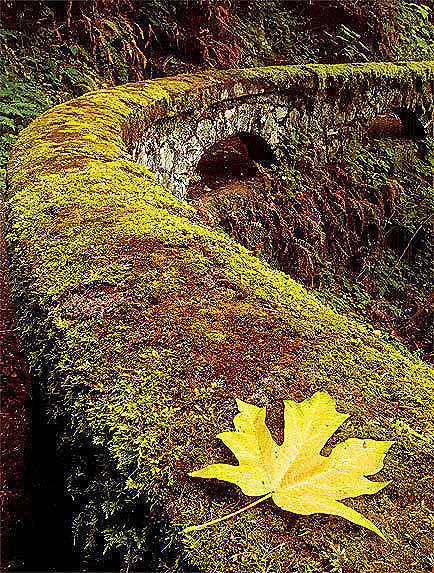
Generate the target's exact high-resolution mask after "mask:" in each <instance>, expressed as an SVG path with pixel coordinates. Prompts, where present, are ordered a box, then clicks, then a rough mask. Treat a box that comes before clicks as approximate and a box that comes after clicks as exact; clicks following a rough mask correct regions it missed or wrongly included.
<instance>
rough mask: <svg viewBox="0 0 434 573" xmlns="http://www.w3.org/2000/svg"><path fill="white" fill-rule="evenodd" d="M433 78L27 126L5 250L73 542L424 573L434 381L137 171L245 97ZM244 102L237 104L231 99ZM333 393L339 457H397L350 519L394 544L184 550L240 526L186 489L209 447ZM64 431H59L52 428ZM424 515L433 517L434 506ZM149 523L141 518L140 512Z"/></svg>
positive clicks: (232, 491)
mask: <svg viewBox="0 0 434 573" xmlns="http://www.w3.org/2000/svg"><path fill="white" fill-rule="evenodd" d="M377 76H379V77H381V78H383V79H384V78H390V81H400V80H401V79H403V78H406V79H408V78H413V80H414V82H415V84H420V86H419V87H420V88H421V93H423V94H424V96H423V97H425V98H426V97H427V94H431V93H432V92H431V87H430V80H431V79H432V77H433V66H432V65H430V64H429V63H415V64H399V65H395V64H364V65H349V66H321V67H315V66H306V67H301V66H297V67H287V68H263V69H254V70H241V71H226V72H213V73H207V74H199V75H196V76H179V77H175V78H166V79H162V80H155V81H149V82H143V83H139V84H131V85H126V86H121V87H118V88H113V89H109V90H101V91H98V92H94V93H90V94H87V95H85V96H83V97H81V98H79V99H77V100H74V101H71V102H68V103H66V104H62V105H60V106H58V107H56V108H54V109H52V110H50V111H48V112H46V113H45V114H43V115H42V116H40V117H39V118H38V119H37V120H36V121H34V122H33V123H32V124H31V125H30V126H29V127H28V128H27V129H25V130H24V131H23V132H22V134H21V136H20V138H19V140H18V143H17V144H16V146H15V148H14V150H13V153H12V156H11V159H10V163H9V167H8V174H9V179H8V194H9V200H8V213H7V215H8V240H9V244H10V247H11V252H12V257H13V273H14V277H15V285H16V293H17V296H18V298H19V301H20V303H21V319H22V323H21V324H22V329H23V331H24V333H25V334H26V338H27V342H28V351H29V353H30V355H31V357H32V365H33V369H34V371H35V372H44V373H45V379H43V392H44V394H45V395H46V396H47V398H48V399H49V405H50V413H51V415H52V416H53V417H54V418H56V419H57V422H58V424H59V425H61V427H62V428H63V430H62V432H63V433H62V436H63V438H62V439H63V443H64V447H65V451H69V452H70V460H71V462H70V467H69V468H68V472H69V476H68V479H69V484H70V490H71V494H72V495H73V496H74V499H75V501H76V505H77V516H76V527H77V539H78V540H79V544H80V545H81V549H82V552H83V554H88V555H89V558H90V559H91V560H94V561H95V560H98V559H99V558H101V557H102V553H103V550H104V547H108V548H111V549H113V550H116V551H119V552H120V553H121V554H122V556H123V558H124V560H125V561H126V562H127V563H134V562H135V561H140V560H143V559H145V558H147V557H148V553H149V552H151V553H152V558H153V559H154V561H153V562H151V565H149V563H148V567H150V568H153V570H157V569H158V570H173V571H175V570H179V571H188V570H193V569H194V567H197V568H198V569H199V570H200V571H208V572H216V573H217V572H227V571H237V572H259V571H269V572H273V573H274V572H279V571H282V572H289V571H297V572H302V571H303V572H305V571H312V572H314V571H324V570H331V569H332V568H333V567H337V566H338V565H339V564H340V565H341V567H342V570H348V571H350V570H351V571H360V572H374V571H375V573H386V572H388V573H392V572H402V571H408V572H413V573H416V572H417V573H420V572H422V571H428V570H429V567H431V565H430V561H429V553H430V549H432V535H431V533H432V531H431V528H430V523H431V524H432V516H431V521H430V507H432V502H433V501H432V498H431V499H430V496H432V492H433V489H434V488H433V484H432V481H431V480H432V475H433V465H432V449H430V448H431V447H432V446H430V445H429V439H430V437H431V438H432V434H430V430H429V427H430V423H431V422H432V409H431V399H432V390H433V387H434V380H433V377H432V374H431V373H430V371H429V368H428V366H426V365H425V364H423V363H421V362H420V361H418V360H417V359H415V358H413V357H411V356H403V355H402V354H400V353H399V352H398V351H397V350H396V349H394V348H393V347H391V346H390V345H388V344H387V343H385V342H384V341H383V340H382V339H381V337H380V336H378V335H377V334H376V333H375V332H374V331H372V329H371V330H369V329H368V328H366V329H364V328H362V327H361V326H360V325H357V324H355V323H353V322H352V321H351V320H350V319H349V318H347V317H343V316H340V315H338V314H336V313H334V312H333V311H332V310H330V309H329V308H327V307H326V306H324V305H322V304H321V303H319V302H318V301H317V300H316V299H315V298H314V297H313V296H312V295H310V294H308V293H307V292H306V291H305V290H304V289H303V288H302V287H301V286H300V285H299V284H297V283H296V282H294V281H293V280H291V279H290V278H289V277H287V276H286V275H284V274H283V273H281V272H278V271H275V270H272V269H271V268H270V267H268V266H267V265H266V264H265V263H263V262H261V261H260V260H258V259H257V258H255V257H253V256H252V255H251V254H250V253H249V252H248V251H247V250H246V249H244V248H243V247H241V246H240V245H239V244H237V243H236V242H235V241H234V240H231V239H229V238H227V237H226V236H225V235H223V234H221V233H219V232H218V231H216V230H215V229H211V228H209V227H207V226H205V225H204V224H203V222H201V219H200V218H199V217H198V215H197V213H196V211H195V209H194V208H193V207H192V206H191V205H190V204H189V203H188V202H185V201H181V200H178V199H176V198H175V197H174V196H173V195H172V194H170V193H169V192H168V191H167V190H165V189H164V188H163V187H161V186H159V185H158V184H157V183H156V181H155V178H154V177H153V175H152V174H151V173H150V172H148V171H147V170H146V169H145V168H144V167H142V166H140V165H137V164H136V163H134V162H133V160H132V158H131V154H130V151H131V149H132V147H133V145H134V142H135V141H137V140H138V138H140V136H141V134H142V133H143V132H144V130H145V128H146V125H147V124H148V122H151V121H155V120H156V119H158V118H161V117H167V116H169V115H175V114H178V113H184V112H189V111H194V110H196V109H198V108H200V107H201V106H202V107H203V106H206V105H208V104H209V103H210V102H214V101H218V100H219V99H221V98H222V97H223V96H222V94H223V93H226V94H228V95H227V96H226V97H231V90H233V89H234V86H237V85H240V84H241V85H242V86H244V89H245V90H247V91H250V93H257V91H258V90H264V89H268V90H270V89H276V90H278V89H289V88H291V87H295V86H296V87H297V89H300V86H302V85H306V86H310V87H312V86H317V87H318V88H319V89H320V87H321V85H325V84H326V83H327V80H328V78H336V77H337V78H338V79H339V80H340V81H345V82H348V83H349V84H351V85H355V84H357V83H358V82H365V81H368V82H375V81H376V77H377ZM232 95H234V94H232ZM316 390H325V391H328V392H329V393H330V394H331V395H332V396H334V397H335V398H336V399H337V405H338V409H339V410H340V411H345V412H348V413H350V414H351V418H350V421H348V422H346V423H345V425H344V427H343V428H342V429H341V430H340V431H339V432H337V434H336V436H335V437H334V438H333V441H334V442H335V441H338V440H342V439H345V438H346V437H350V436H353V437H370V438H374V439H392V440H396V444H395V445H394V446H393V447H392V450H391V452H390V454H389V455H388V457H387V461H386V466H385V469H384V471H383V472H382V474H383V477H384V478H385V479H391V480H393V481H392V483H391V484H390V485H389V486H388V487H387V488H386V489H385V490H384V491H382V492H381V493H379V494H377V495H375V496H368V497H361V498H357V499H352V500H349V501H348V505H351V506H352V507H354V508H356V509H358V510H360V511H362V512H363V513H364V514H365V515H366V516H367V517H369V518H371V519H372V520H373V521H375V523H377V524H378V525H379V526H380V528H381V529H382V530H383V531H384V532H385V534H386V535H387V537H388V539H389V542H388V543H384V542H383V541H381V540H380V539H379V538H378V537H377V536H375V535H374V534H372V533H370V532H369V531H363V530H361V529H360V528H359V527H357V526H353V525H351V524H350V523H348V522H345V521H344V520H342V519H339V518H333V517H330V516H325V515H315V516H307V517H304V516H295V515H291V514H286V513H285V512H282V511H280V510H278V509H277V508H276V507H275V506H273V504H272V503H271V502H270V503H268V502H267V503H265V504H264V505H261V506H258V507H257V508H254V509H253V510H252V511H250V512H247V513H245V514H243V515H240V516H239V517H237V518H236V519H233V520H231V521H227V522H225V523H222V524H220V525H219V526H218V527H215V528H210V529H208V530H205V531H201V532H197V533H191V534H189V535H182V534H181V533H180V530H181V529H182V528H183V527H185V526H187V525H191V524H195V523H200V522H202V521H206V520H208V519H210V518H214V517H216V516H220V515H222V514H224V513H226V512H228V511H232V510H234V508H238V507H240V506H241V505H242V504H246V503H247V500H246V499H244V496H242V495H241V494H240V492H239V491H238V490H237V488H235V486H230V485H216V484H212V483H204V482H201V483H198V482H199V480H194V479H192V478H189V477H188V476H187V472H188V471H191V470H193V469H197V468H199V467H202V466H203V465H205V464H207V463H210V462H212V461H216V460H219V461H223V460H224V459H229V453H228V451H227V450H226V449H224V448H223V447H222V446H221V445H220V444H219V441H218V440H217V439H216V438H215V437H214V436H215V434H216V433H218V432H219V431H223V430H227V429H230V428H231V425H232V418H233V415H234V413H235V398H236V397H239V398H241V399H243V400H245V401H247V402H251V403H255V404H257V405H261V406H263V405H267V406H270V419H269V424H270V426H271V428H273V429H274V430H275V432H276V435H277V436H279V432H280V431H281V430H279V428H280V427H281V419H280V414H281V411H282V410H281V407H282V402H281V401H282V399H295V400H301V399H303V398H306V397H309V396H310V395H311V394H312V393H313V392H315V391H316ZM59 427H60V426H59ZM430 504H431V505H430ZM144 507H146V508H147V509H146V511H145V510H143V509H142V508H144Z"/></svg>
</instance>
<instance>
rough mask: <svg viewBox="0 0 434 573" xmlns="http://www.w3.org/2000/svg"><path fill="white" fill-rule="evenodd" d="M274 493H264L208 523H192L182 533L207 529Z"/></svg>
mask: <svg viewBox="0 0 434 573" xmlns="http://www.w3.org/2000/svg"><path fill="white" fill-rule="evenodd" d="M272 495H273V492H271V493H267V495H264V496H263V497H260V498H259V499H257V500H256V501H254V502H253V503H250V504H249V505H246V507H242V508H241V509H238V510H237V511H234V512H233V513H229V514H228V515H225V516H224V517H219V518H218V519H212V520H211V521H207V522H206V523H202V525H191V526H190V527H186V528H185V529H183V530H182V532H181V533H190V531H200V530H201V529H205V528H206V527H208V526H209V525H214V524H215V523H220V522H221V521H225V520H226V519H230V518H231V517H235V516H236V515H238V514H239V513H242V512H243V511H246V510H247V509H250V508H251V507H254V506H255V505H258V503H261V502H263V501H265V500H266V499H268V498H269V497H271V496H272Z"/></svg>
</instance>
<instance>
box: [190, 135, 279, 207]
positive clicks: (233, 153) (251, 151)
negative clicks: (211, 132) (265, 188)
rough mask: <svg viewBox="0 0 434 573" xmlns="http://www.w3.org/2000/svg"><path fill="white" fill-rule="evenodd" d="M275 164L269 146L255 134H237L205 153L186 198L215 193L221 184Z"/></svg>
mask: <svg viewBox="0 0 434 573" xmlns="http://www.w3.org/2000/svg"><path fill="white" fill-rule="evenodd" d="M273 163H276V158H275V155H274V153H273V150H272V149H271V147H270V145H269V144H268V143H267V142H266V141H265V140H264V139H263V138H262V137H260V136H259V135H254V134H251V133H247V132H240V133H237V134H235V135H232V136H230V137H227V138H226V139H224V140H221V141H218V142H217V143H215V144H214V145H213V146H211V147H210V148H209V149H207V150H206V151H205V153H204V154H203V155H202V157H201V159H200V161H199V163H198V164H197V168H196V174H195V177H194V178H193V181H192V184H191V185H190V189H189V193H188V195H189V196H190V197H193V196H196V195H198V194H200V193H202V192H204V191H205V192H206V191H210V190H215V189H217V188H219V187H221V186H222V185H224V184H226V183H229V182H232V181H235V180H242V179H247V178H250V177H255V176H256V175H258V173H259V172H260V170H261V167H265V168H268V167H270V166H271V165H272V164H273Z"/></svg>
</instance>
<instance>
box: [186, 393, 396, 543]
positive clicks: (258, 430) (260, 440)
mask: <svg viewBox="0 0 434 573" xmlns="http://www.w3.org/2000/svg"><path fill="white" fill-rule="evenodd" d="M237 405H238V410H239V414H237V415H236V416H235V418H234V425H235V430H236V431H235V432H223V433H221V434H218V436H217V437H218V438H220V439H221V440H222V441H223V443H224V444H225V445H226V446H228V448H230V449H231V450H232V451H233V453H234V454H235V456H236V457H237V459H238V462H239V465H238V466H234V465H230V464H211V465H209V466H207V467H205V468H203V469H201V470H198V471H194V472H191V473H190V474H189V475H190V476H192V477H200V478H217V479H220V480H224V481H228V482H231V483H234V484H236V485H238V486H239V487H240V488H241V489H242V491H243V492H244V493H245V494H246V495H250V496H263V497H261V499H259V500H256V501H255V502H254V503H252V504H250V505H249V506H247V507H245V508H243V509H241V510H239V511H236V512H234V513H232V514H230V515H228V516H225V517H223V518H219V519H216V520H213V521H211V522H208V523H205V524H202V525H197V526H191V527H187V528H186V529H185V530H184V532H190V531H194V530H199V529H203V528H204V527H206V526H208V525H211V524H212V523H217V522H219V521H223V520H224V519H227V518H229V517H232V516H233V515H237V514H238V513H241V512H242V511H244V510H245V509H248V508H250V507H253V506H254V505H256V504H258V503H260V502H261V501H263V500H265V499H267V498H269V497H272V498H273V501H274V502H275V503H276V504H277V505H278V506H279V507H281V508H282V509H285V510H287V511H291V512H293V513H298V514H301V515H310V514H312V513H327V514H331V515H338V516H341V517H344V518H346V519H348V520H349V521H352V522H353V523H356V524H358V525H362V526H363V527H366V528H368V529H370V530H372V531H374V532H375V533H378V535H380V536H381V537H382V538H383V539H384V536H383V534H382V533H381V531H380V530H379V529H378V527H376V526H375V525H374V524H373V523H372V522H371V521H370V520H369V519H367V518H366V517H364V516H363V515H361V514H360V513H358V512H357V511H355V510H354V509H352V508H350V507H347V506H346V505H344V504H342V503H340V500H342V499H345V498H348V497H354V496H358V495H362V494H373V493H376V492H377V491H379V490H380V489H382V488H383V487H385V486H386V485H387V484H388V483H390V482H387V481H386V482H372V481H370V480H368V479H366V477H365V476H366V475H368V476H369V475H373V474H376V473H377V472H379V471H380V470H381V468H382V467H383V460H384V457H385V455H386V452H387V450H388V449H389V448H390V446H391V445H392V444H393V443H394V442H391V441H377V440H370V439H364V440H362V439H356V438H350V439H348V440H346V441H345V442H342V443H340V444H338V445H337V446H335V447H334V448H333V449H332V451H331V453H330V455H329V456H322V455H321V454H320V451H321V449H322V448H323V446H324V445H325V443H326V442H327V440H328V439H329V438H330V436H331V435H332V434H333V433H334V432H335V431H336V430H337V428H338V427H339V426H340V425H341V424H342V423H343V422H344V421H345V420H346V419H347V418H348V416H349V414H342V413H339V412H338V411H337V410H336V401H335V400H334V399H333V398H332V397H331V396H329V394H327V393H326V392H316V394H314V395H313V396H312V397H311V398H309V399H307V400H304V402H301V403H297V402H293V401H292V400H284V405H285V413H284V422H285V433H284V440H283V443H282V445H281V446H279V445H278V444H277V443H276V442H275V441H274V440H273V438H272V437H271V434H270V431H269V429H268V428H267V426H266V424H265V408H258V407H257V406H254V405H253V404H247V403H245V402H242V401H241V400H237Z"/></svg>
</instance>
